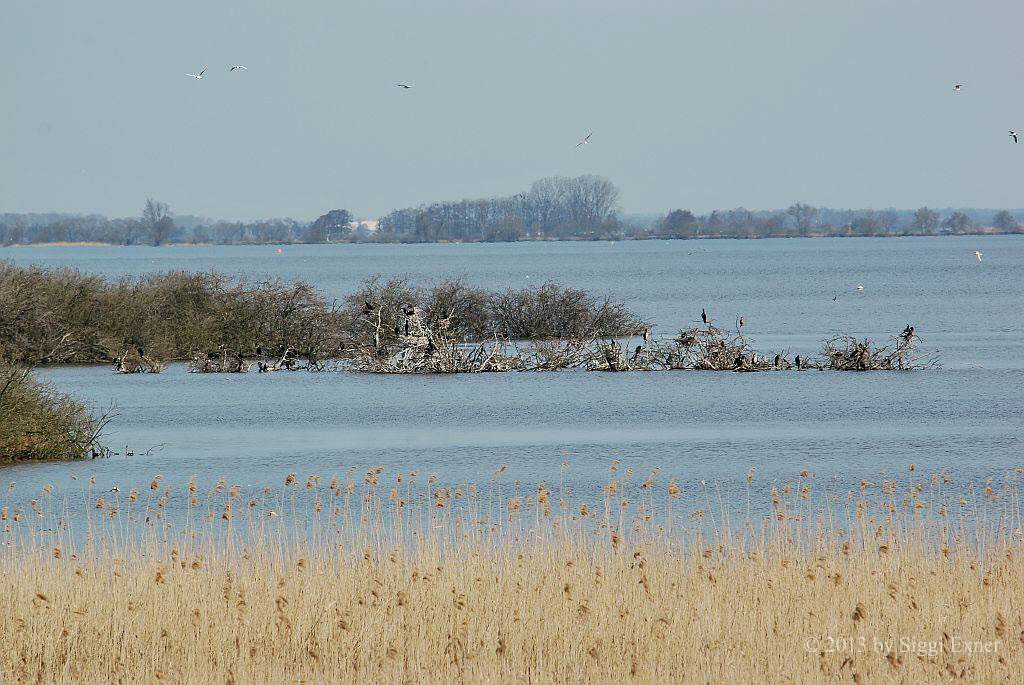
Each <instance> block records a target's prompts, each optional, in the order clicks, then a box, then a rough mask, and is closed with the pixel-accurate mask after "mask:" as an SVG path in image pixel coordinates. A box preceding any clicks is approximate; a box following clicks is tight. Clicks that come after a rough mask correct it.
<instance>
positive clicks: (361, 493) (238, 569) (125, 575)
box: [0, 463, 1024, 683]
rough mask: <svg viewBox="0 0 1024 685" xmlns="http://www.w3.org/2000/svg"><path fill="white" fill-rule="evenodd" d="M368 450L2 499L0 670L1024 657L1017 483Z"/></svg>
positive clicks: (808, 672)
mask: <svg viewBox="0 0 1024 685" xmlns="http://www.w3.org/2000/svg"><path fill="white" fill-rule="evenodd" d="M611 469H612V473H610V474H609V479H608V481H607V482H606V483H604V484H602V485H600V486H598V487H594V488H589V487H580V486H577V487H575V488H574V487H572V486H570V485H569V479H568V476H567V467H563V469H562V472H561V474H559V475H560V476H561V477H562V478H560V479H559V482H552V483H548V484H545V483H540V484H533V485H530V486H527V485H525V484H518V483H515V482H509V481H508V480H507V478H508V474H507V473H501V472H499V473H498V474H496V475H495V478H494V479H492V480H491V481H490V482H488V483H483V484H479V485H473V484H462V485H450V486H449V485H445V484H442V483H441V482H440V481H439V480H438V479H437V478H436V477H434V476H426V475H424V474H415V473H411V472H403V473H386V472H383V471H381V470H378V469H373V470H370V471H368V472H360V473H358V474H356V473H353V472H349V473H348V474H347V475H340V476H334V477H329V476H326V475H325V477H324V478H323V479H321V478H319V477H317V476H302V475H299V474H294V475H291V476H289V477H288V478H287V479H286V481H285V482H283V483H281V484H279V485H278V486H276V487H273V488H245V487H241V486H236V485H233V484H232V483H231V482H230V481H228V480H226V479H221V480H220V481H218V482H217V483H214V484H208V485H207V486H205V487H204V486H202V485H200V484H198V483H196V482H195V481H194V480H193V481H191V482H189V483H167V482H165V481H164V480H163V479H162V478H160V477H154V479H153V480H152V481H151V482H150V483H140V484H136V485H135V486H134V487H129V486H128V484H124V483H122V484H119V485H117V486H115V487H114V488H110V487H108V486H107V484H97V483H96V482H95V480H94V479H90V480H89V481H86V482H81V481H80V482H78V483H76V487H77V490H75V491H73V492H72V491H69V492H58V491H57V490H55V489H53V488H51V487H50V486H46V487H44V488H43V490H42V491H41V492H33V493H28V492H21V491H20V489H19V487H18V486H17V485H16V484H12V485H11V486H8V487H7V488H6V490H5V492H4V493H3V495H0V501H3V502H4V506H3V508H2V510H0V519H2V521H0V525H2V528H0V530H2V534H0V541H2V547H0V680H4V681H11V682H20V681H43V682H71V681H74V682H115V681H123V682H156V681H166V682H285V681H288V682H297V681H304V682H364V681H400V682H419V681H429V682H456V681H458V682H478V681H488V682H526V681H531V682H579V681H588V682H610V681H613V680H620V681H635V682H665V681H683V682H686V681H694V682H705V681H713V682H714V681H717V682H754V681H761V682H763V681H766V680H771V681H776V682H795V681H799V682H820V681H832V680H849V681H852V682H860V683H867V682H888V681H890V680H895V681H922V682H937V681H946V680H954V679H963V680H966V681H970V682H991V681H1007V680H1012V679H1014V678H1015V677H1016V674H1019V673H1020V672H1021V670H1022V668H1024V563H1022V554H1024V549H1022V547H1021V545H1022V541H1021V513H1020V500H1019V493H1018V485H1017V478H1018V477H1019V473H1016V472H1011V473H1010V474H1007V476H1006V477H1005V478H1004V479H1001V480H1000V481H998V482H997V481H987V482H983V483H977V484H969V483H968V484H958V483H956V482H954V480H953V478H952V477H951V476H950V475H949V474H946V473H940V474H921V473H919V472H916V471H915V470H911V471H908V472H904V473H902V474H900V475H898V476H896V477H894V478H892V479H891V480H889V479H883V480H878V481H873V482H869V481H864V482H863V483H862V484H861V486H860V487H855V488H853V489H851V490H849V491H843V490H836V489H832V488H831V487H828V486H825V485H823V484H819V483H817V482H816V480H815V478H814V476H813V474H812V473H809V472H806V471H805V472H804V473H803V474H801V475H799V476H796V477H794V478H793V480H792V482H789V483H776V484H771V483H762V482H760V481H759V480H758V479H757V477H756V475H755V474H754V473H753V472H752V473H751V475H750V477H749V478H748V482H747V487H748V490H747V493H748V496H749V499H748V500H747V504H746V506H745V507H744V506H741V507H739V508H737V507H727V506H726V505H724V504H719V505H717V506H716V505H715V504H714V503H715V502H721V501H722V500H721V499H720V498H719V497H718V494H717V493H718V491H717V488H715V487H712V486H709V485H706V484H703V483H701V482H692V481H688V480H679V479H671V478H667V477H663V476H661V475H660V474H658V473H657V472H652V473H650V474H640V473H636V474H634V473H633V472H632V470H629V469H623V468H622V467H621V466H620V465H619V464H617V463H613V465H612V467H611Z"/></svg>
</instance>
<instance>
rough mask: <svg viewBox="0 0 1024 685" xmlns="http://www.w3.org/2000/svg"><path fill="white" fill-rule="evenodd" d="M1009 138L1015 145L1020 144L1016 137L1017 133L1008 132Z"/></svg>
mask: <svg viewBox="0 0 1024 685" xmlns="http://www.w3.org/2000/svg"><path fill="white" fill-rule="evenodd" d="M1010 137H1011V138H1013V142H1015V143H1019V142H1020V139H1019V138H1018V137H1017V132H1016V131H1010Z"/></svg>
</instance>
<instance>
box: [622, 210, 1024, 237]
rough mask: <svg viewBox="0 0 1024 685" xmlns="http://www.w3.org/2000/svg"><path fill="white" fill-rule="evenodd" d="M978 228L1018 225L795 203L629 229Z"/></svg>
mask: <svg viewBox="0 0 1024 685" xmlns="http://www.w3.org/2000/svg"><path fill="white" fill-rule="evenodd" d="M980 232H997V233H1021V232H1024V227H1022V224H1021V222H1020V221H1018V220H1017V218H1016V217H1014V215H1013V214H1011V213H1010V212H1009V211H1007V210H1000V211H999V212H996V213H995V215H994V216H993V215H991V214H990V215H989V217H988V219H987V220H986V219H979V218H972V217H971V216H970V215H969V214H968V213H966V212H965V211H960V210H955V211H951V212H949V213H948V214H947V215H946V216H943V215H942V214H941V213H940V212H938V211H936V210H934V209H929V208H928V207H921V208H920V209H918V210H916V211H913V212H908V211H898V210H894V209H886V210H880V211H879V210H873V209H861V210H834V209H827V208H819V207H813V206H811V205H807V204H802V203H797V204H794V205H791V206H790V207H788V208H787V209H784V210H778V211H774V212H756V213H755V212H752V211H750V210H748V209H744V208H742V207H740V208H738V209H732V210H728V211H719V210H715V211H713V212H710V213H708V214H701V215H698V214H694V213H693V212H691V211H690V210H687V209H674V210H672V211H670V212H669V213H668V214H666V215H665V216H664V217H663V218H662V219H661V220H660V221H659V222H658V223H657V224H656V225H653V226H649V227H640V228H639V229H638V230H633V231H630V233H631V234H632V235H633V236H634V237H638V238H639V237H656V238H787V237H810V236H894V235H966V234H972V233H980Z"/></svg>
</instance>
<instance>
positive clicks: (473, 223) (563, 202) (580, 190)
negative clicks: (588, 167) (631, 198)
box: [377, 175, 623, 243]
mask: <svg viewBox="0 0 1024 685" xmlns="http://www.w3.org/2000/svg"><path fill="white" fill-rule="evenodd" d="M618 201H619V189H618V188H617V187H616V186H615V184H614V183H612V182H611V181H609V180H608V179H606V178H602V177H600V176H590V175H587V176H577V177H575V178H566V177H561V176H554V177H551V178H544V179H541V180H539V181H536V182H535V183H534V184H533V185H532V186H530V189H529V190H528V191H527V192H525V193H520V194H517V195H507V196H504V197H495V198H487V199H480V200H460V201H458V202H437V203H434V204H431V205H426V206H421V207H410V208H406V209H397V210H395V211H393V212H391V213H390V214H388V215H387V216H385V217H383V218H382V219H381V220H380V225H379V228H378V233H377V240H379V241H382V242H406V243H427V242H438V241H472V242H481V241H484V242H506V241H515V240H529V239H538V238H555V239H607V238H619V237H622V235H623V233H622V227H621V225H620V223H619V219H618V215H617V213H616V210H617V205H618Z"/></svg>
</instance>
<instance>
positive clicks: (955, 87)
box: [953, 83, 964, 92]
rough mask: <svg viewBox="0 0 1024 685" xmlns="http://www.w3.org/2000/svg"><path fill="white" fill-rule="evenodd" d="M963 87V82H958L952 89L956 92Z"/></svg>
mask: <svg viewBox="0 0 1024 685" xmlns="http://www.w3.org/2000/svg"><path fill="white" fill-rule="evenodd" d="M963 87H964V84H962V83H958V84H956V85H955V86H953V90H955V91H957V92H960V89H961V88H963Z"/></svg>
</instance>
